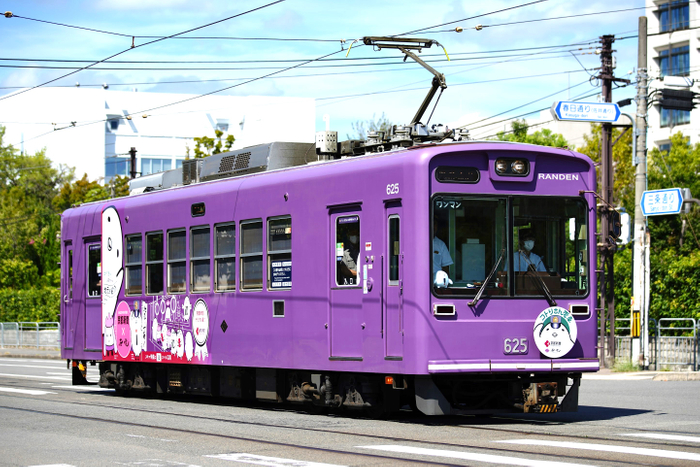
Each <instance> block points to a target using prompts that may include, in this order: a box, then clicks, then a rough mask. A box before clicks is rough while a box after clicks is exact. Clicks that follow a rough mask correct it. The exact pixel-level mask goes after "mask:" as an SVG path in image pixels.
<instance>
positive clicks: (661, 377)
mask: <svg viewBox="0 0 700 467" xmlns="http://www.w3.org/2000/svg"><path fill="white" fill-rule="evenodd" d="M654 381H700V373H697V372H692V373H690V372H687V373H659V374H657V375H656V376H654Z"/></svg>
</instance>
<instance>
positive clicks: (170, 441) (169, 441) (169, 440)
mask: <svg viewBox="0 0 700 467" xmlns="http://www.w3.org/2000/svg"><path fill="white" fill-rule="evenodd" d="M126 436H128V437H129V438H143V439H155V440H156V441H164V442H166V443H175V442H177V440H176V439H164V438H153V437H151V436H144V435H132V434H130V433H127V434H126Z"/></svg>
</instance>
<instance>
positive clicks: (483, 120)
mask: <svg viewBox="0 0 700 467" xmlns="http://www.w3.org/2000/svg"><path fill="white" fill-rule="evenodd" d="M587 82H588V80H586V81H582V82H580V83H578V84H575V85H573V86H569V87H566V88H564V89H561V90H559V91H556V92H553V93H551V94H547V95H546V96H544V97H540V98H538V99H535V100H534V101H530V102H528V103H526V104H522V105H519V106H517V107H513V108H512V109H508V110H504V111H503V112H499V113H497V114H496V115H492V116H490V117H486V118H482V119H481V120H477V121H475V122H471V123H467V124H466V125H462V126H460V127H458V128H465V127H470V126H472V125H476V124H477V123H481V122H485V121H486V120H490V119H492V118H495V117H500V116H501V115H503V114H507V113H509V112H512V111H514V110H518V109H522V108H523V107H527V106H528V105H531V104H534V103H535V102H539V101H542V100H545V99H547V98H549V97H552V96H556V95H557V94H559V93H562V92H564V91H568V90H569V89H573V88H576V87H579V86H581V85H583V84H586V83H587ZM525 115H529V113H528V114H525ZM507 120H510V119H507ZM495 123H500V122H492V123H487V124H485V125H481V126H477V127H473V128H470V130H471V129H473V130H476V129H478V128H483V127H485V126H489V125H493V124H495Z"/></svg>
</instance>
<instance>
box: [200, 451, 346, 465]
mask: <svg viewBox="0 0 700 467" xmlns="http://www.w3.org/2000/svg"><path fill="white" fill-rule="evenodd" d="M204 457H212V458H214V459H222V460H225V461H235V462H242V463H245V464H255V465H267V466H271V467H279V466H284V467H345V466H339V465H338V464H321V463H318V462H307V461H298V460H294V459H282V458H279V457H267V456H258V455H256V454H246V453H243V452H241V453H235V452H233V453H231V454H216V455H209V456H204Z"/></svg>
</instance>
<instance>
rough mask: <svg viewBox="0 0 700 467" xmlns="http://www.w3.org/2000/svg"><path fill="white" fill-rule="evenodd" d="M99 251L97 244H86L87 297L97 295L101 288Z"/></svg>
mask: <svg viewBox="0 0 700 467" xmlns="http://www.w3.org/2000/svg"><path fill="white" fill-rule="evenodd" d="M100 252H101V249H100V245H99V244H96V245H89V246H88V297H99V296H100V292H101V289H102V282H101V281H100V278H101V277H102V268H101V261H102V256H101V254H100Z"/></svg>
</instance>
